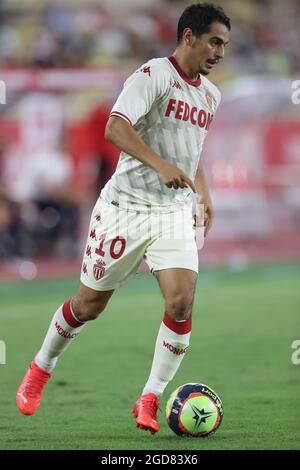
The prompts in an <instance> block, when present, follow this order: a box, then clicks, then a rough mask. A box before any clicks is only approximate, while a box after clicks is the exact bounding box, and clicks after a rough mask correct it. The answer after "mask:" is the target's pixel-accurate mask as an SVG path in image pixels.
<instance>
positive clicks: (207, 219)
mask: <svg viewBox="0 0 300 470" xmlns="http://www.w3.org/2000/svg"><path fill="white" fill-rule="evenodd" d="M214 217H215V212H214V209H213V206H212V202H211V199H210V198H209V197H208V198H203V197H200V196H199V195H197V200H196V213H195V215H194V221H195V223H194V227H203V226H204V237H206V236H207V234H208V232H209V230H210V229H211V226H212V223H213V219H214Z"/></svg>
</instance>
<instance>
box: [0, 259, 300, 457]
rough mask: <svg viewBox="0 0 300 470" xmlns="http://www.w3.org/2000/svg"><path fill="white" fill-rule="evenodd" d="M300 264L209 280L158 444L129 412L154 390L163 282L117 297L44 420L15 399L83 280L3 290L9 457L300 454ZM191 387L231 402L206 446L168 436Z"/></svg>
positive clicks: (80, 344) (77, 354) (62, 380)
mask: <svg viewBox="0 0 300 470" xmlns="http://www.w3.org/2000/svg"><path fill="white" fill-rule="evenodd" d="M299 275H300V265H297V264H282V265H272V266H254V267H252V268H249V269H247V270H245V271H243V272H240V273H235V272H232V271H229V270H226V269H223V270H219V271H211V272H208V271H206V272H203V273H201V274H200V276H199V281H198V288H197V293H196V300H195V305H194V315H193V333H192V337H191V347H190V351H189V353H188V354H187V356H186V357H185V359H184V361H183V363H182V365H181V368H180V370H179V372H178V373H177V375H176V377H175V379H174V380H173V381H172V382H171V383H170V384H169V385H168V387H167V389H166V391H165V394H164V396H163V399H162V403H161V408H162V412H161V413H159V422H160V426H161V429H160V432H159V433H157V434H156V435H155V436H151V435H150V434H149V433H146V432H144V431H140V430H138V429H136V428H135V423H134V420H133V418H132V415H131V409H132V406H133V403H134V401H135V399H136V398H137V397H138V396H139V394H140V392H141V389H142V387H143V385H144V383H145V381H146V379H147V376H148V373H149V370H150V365H151V361H152V355H153V349H154V342H155V338H156V334H157V330H158V328H159V324H160V321H161V318H162V315H163V301H162V298H161V295H160V291H159V288H158V286H157V284H156V281H155V279H154V278H153V277H152V276H150V275H140V276H137V277H136V278H135V279H133V280H131V281H130V282H128V283H127V284H126V285H125V286H124V287H122V288H121V289H120V290H119V291H117V292H116V293H115V294H114V296H113V298H112V300H111V302H110V304H109V306H108V308H107V310H106V311H105V312H104V313H103V314H102V316H101V317H100V318H99V319H98V320H96V321H95V322H92V323H90V324H89V325H88V326H87V327H86V328H85V330H84V331H83V332H82V333H81V335H80V337H79V338H77V339H76V340H75V341H74V343H73V344H72V345H71V346H70V348H69V349H68V350H67V351H66V352H65V354H64V355H63V356H62V358H61V359H60V361H59V363H58V365H57V368H56V370H55V372H54V374H53V377H52V379H51V380H50V382H49V385H48V386H47V388H46V391H45V394H44V399H43V402H42V405H41V407H40V408H39V410H38V412H37V414H36V415H34V416H32V417H25V416H23V415H21V414H20V413H19V411H18V409H17V407H16V405H15V393H16V390H17V388H18V386H19V383H20V381H21V379H22V377H23V375H24V373H25V370H26V368H27V365H28V363H29V361H30V360H31V358H32V356H33V354H34V353H35V352H36V351H37V350H38V348H39V346H40V344H41V341H42V339H43V337H44V335H45V332H46V329H47V327H48V324H49V322H50V320H51V318H52V315H53V312H54V311H55V309H56V308H57V306H58V305H59V304H60V303H62V302H63V301H64V300H65V299H66V298H67V297H68V296H71V295H74V293H75V292H76V288H77V284H78V281H77V280H76V279H66V280H61V279H60V280H47V281H36V282H31V283H23V282H19V283H2V284H1V286H0V340H2V341H4V342H5V343H6V355H7V363H6V365H0V390H1V394H0V396H1V399H0V448H1V449H109V450H115V449H122V450H125V449H131V450H138V449H144V450H151V449H153V450H159V449H161V450H173V449H174V450H175V449H176V450H196V449H197V450H198V451H199V450H205V449H300V438H299V436H300V400H299V397H300V392H299V390H300V365H298V366H297V365H293V364H292V362H291V356H292V353H293V349H292V347H291V344H292V342H293V341H294V340H296V339H300V328H299V327H300V319H299V312H300V308H299V307H300V291H299ZM186 382H203V383H206V384H208V385H209V386H211V387H212V388H213V389H215V390H216V392H217V393H218V394H219V395H220V396H221V398H222V400H223V404H224V420H223V423H222V426H221V428H220V429H219V430H218V431H217V433H216V434H215V435H214V436H212V437H210V438H208V439H182V438H179V437H177V436H176V435H175V434H173V433H172V431H171V430H170V429H169V428H168V425H167V423H166V420H165V404H166V401H167V398H168V396H169V395H170V393H171V392H172V391H173V390H174V389H175V388H176V387H178V386H179V385H181V384H183V383H186Z"/></svg>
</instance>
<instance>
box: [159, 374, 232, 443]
mask: <svg viewBox="0 0 300 470" xmlns="http://www.w3.org/2000/svg"><path fill="white" fill-rule="evenodd" d="M166 416H167V421H168V424H169V426H170V428H171V429H172V431H174V432H175V434H177V435H178V436H182V437H183V436H188V437H207V436H209V435H211V434H213V433H215V432H216V430H217V429H218V427H219V426H220V425H221V422H222V419H223V405H222V402H221V400H220V398H219V397H218V395H217V394H216V392H214V391H213V390H212V389H211V388H210V387H208V386H207V385H205V384H198V383H188V384H184V385H181V386H180V387H178V388H176V390H174V392H173V393H172V395H171V396H170V398H169V400H168V402H167V406H166Z"/></svg>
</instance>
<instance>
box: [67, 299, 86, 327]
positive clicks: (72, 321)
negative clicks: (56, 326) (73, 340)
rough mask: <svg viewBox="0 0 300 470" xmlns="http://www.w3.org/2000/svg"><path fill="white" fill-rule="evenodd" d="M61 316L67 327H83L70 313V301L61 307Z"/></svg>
mask: <svg viewBox="0 0 300 470" xmlns="http://www.w3.org/2000/svg"><path fill="white" fill-rule="evenodd" d="M62 314H63V317H64V319H65V320H66V322H67V323H68V325H69V326H71V327H72V328H78V327H79V326H82V325H83V322H80V321H78V320H77V319H76V318H75V315H74V313H73V312H72V308H71V299H69V300H67V301H66V302H65V303H64V304H63V307H62Z"/></svg>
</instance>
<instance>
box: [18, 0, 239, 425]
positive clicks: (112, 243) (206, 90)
mask: <svg viewBox="0 0 300 470" xmlns="http://www.w3.org/2000/svg"><path fill="white" fill-rule="evenodd" d="M230 29H231V26H230V20H229V18H228V17H227V16H226V15H225V13H224V11H223V10H222V8H221V7H218V6H215V5H213V4H209V3H198V4H194V5H191V6H189V7H187V8H186V9H185V10H184V12H183V13H182V15H181V17H180V19H179V22H178V31H177V41H178V43H177V48H176V50H175V52H174V54H173V55H172V56H171V57H164V58H158V59H152V60H150V61H149V62H147V63H146V64H144V65H143V66H141V67H140V68H139V69H138V70H137V71H136V72H135V73H133V74H132V75H131V76H130V77H129V78H128V79H127V81H126V82H125V85H124V88H123V90H122V92H121V94H120V96H119V98H118V100H117V102H116V103H115V105H114V106H113V109H112V111H111V115H110V118H109V120H108V122H107V126H106V129H105V136H106V139H107V140H109V141H110V142H112V143H113V144H114V145H116V146H117V147H118V148H119V149H120V150H121V154H120V159H119V162H118V165H117V168H116V171H115V173H114V175H113V176H112V178H111V179H110V180H109V182H108V183H107V184H106V186H105V187H104V189H103V190H102V192H101V194H100V197H99V199H98V201H97V203H96V205H95V208H94V210H93V212H92V216H91V222H90V227H89V235H88V239H87V244H86V248H85V253H84V258H83V263H82V271H81V278H80V280H81V282H80V286H79V289H78V292H77V294H76V295H75V296H74V297H73V298H71V299H69V300H66V302H65V303H64V304H63V305H62V306H60V307H59V308H58V310H57V311H56V313H55V314H54V317H53V320H52V322H51V324H50V326H49V329H48V332H47V334H46V337H45V339H44V342H43V344H42V346H41V349H40V350H39V351H38V353H37V354H36V356H35V357H34V359H33V360H32V362H31V364H30V366H29V369H28V371H27V373H26V375H25V377H24V379H23V381H22V383H21V385H20V387H19V390H18V392H17V404H18V407H19V409H20V411H21V412H22V413H23V414H25V415H32V414H33V413H35V411H36V410H37V408H38V406H39V404H40V401H41V396H42V392H43V390H44V387H45V385H46V383H47V382H48V380H49V378H50V377H51V373H52V371H53V369H54V367H55V365H56V363H57V360H58V358H59V357H60V356H61V355H62V353H63V352H64V351H65V349H66V348H67V347H68V346H69V344H70V343H71V342H72V341H73V340H74V339H75V338H76V337H77V336H78V335H79V334H80V332H81V331H82V329H83V328H84V326H85V324H86V323H87V322H89V321H90V320H94V319H96V318H97V317H98V316H99V314H100V313H101V312H102V311H103V310H104V309H105V307H106V305H107V303H108V301H109V299H110V298H111V296H112V294H113V292H114V291H115V289H117V288H118V287H119V286H120V285H121V284H123V283H124V282H125V281H126V280H127V279H128V278H129V277H130V276H131V275H134V274H135V273H136V272H137V269H138V266H139V264H140V262H141V260H142V259H145V260H146V262H147V263H148V265H149V267H150V269H151V271H152V272H153V273H154V274H155V276H156V278H157V280H158V283H159V286H160V289H161V292H162V295H163V297H164V302H165V313H164V316H163V320H162V323H161V325H160V329H159V332H158V336H157V340H156V344H155V351H154V357H153V363H152V368H151V371H150V375H149V378H148V381H147V383H146V384H145V386H144V389H143V390H142V394H141V396H140V398H139V400H138V401H137V402H136V403H135V405H134V408H133V414H134V417H135V419H136V426H137V427H138V428H141V429H144V430H149V431H150V432H151V433H152V434H154V433H155V432H157V431H158V429H159V426H158V422H157V409H158V406H159V397H160V396H161V394H162V393H163V391H164V389H165V387H166V386H167V384H168V383H169V381H170V380H171V379H173V377H174V375H175V373H176V371H177V370H178V368H179V366H180V364H181V361H182V359H183V357H184V355H185V353H186V352H187V350H188V346H189V339H190V335H191V329H192V317H191V315H192V304H193V299H194V291H195V285H196V280H197V274H198V256H197V255H198V253H197V246H196V242H195V230H194V228H193V222H194V219H193V215H192V199H193V197H192V195H193V193H196V197H197V200H198V203H199V204H202V205H204V218H203V219H204V221H202V224H204V228H203V232H204V236H206V235H207V233H208V231H209V229H210V227H211V224H212V219H213V207H212V202H211V198H210V195H209V190H208V186H207V183H206V180H205V176H204V173H203V168H202V164H201V162H200V153H201V149H202V145H203V142H204V139H205V137H206V134H207V131H208V129H209V126H210V123H211V121H212V119H213V117H214V115H215V113H216V110H217V107H218V105H219V103H220V92H219V91H218V89H217V88H216V87H215V86H214V85H213V84H212V83H211V82H210V81H209V80H208V79H207V78H206V76H207V75H208V74H209V72H210V71H211V70H212V69H213V68H214V67H215V65H216V64H218V63H219V62H220V60H221V59H223V57H224V48H225V46H226V44H227V43H228V40H229V32H230ZM196 223H199V220H197V219H196ZM200 223H201V222H200Z"/></svg>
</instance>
